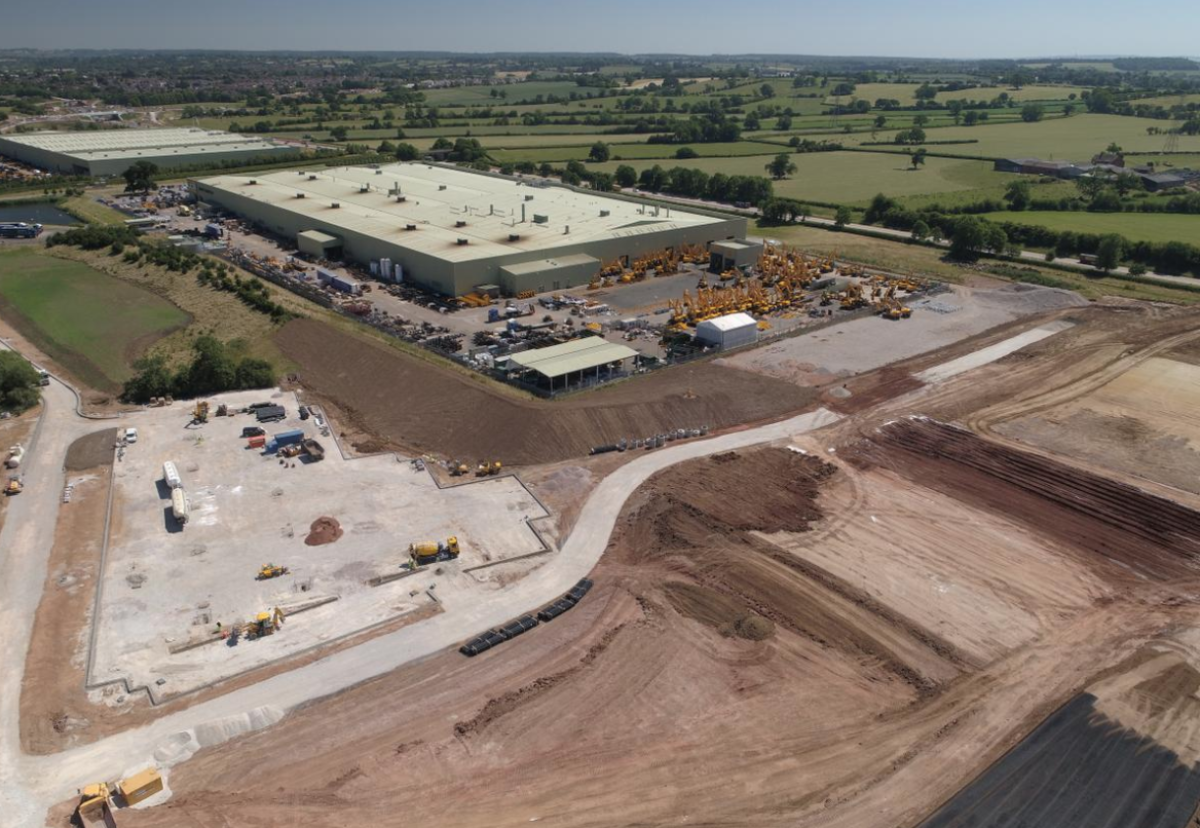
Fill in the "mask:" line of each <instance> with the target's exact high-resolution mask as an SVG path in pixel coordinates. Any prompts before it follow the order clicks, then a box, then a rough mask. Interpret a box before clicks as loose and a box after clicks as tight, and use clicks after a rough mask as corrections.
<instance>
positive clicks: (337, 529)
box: [304, 516, 342, 546]
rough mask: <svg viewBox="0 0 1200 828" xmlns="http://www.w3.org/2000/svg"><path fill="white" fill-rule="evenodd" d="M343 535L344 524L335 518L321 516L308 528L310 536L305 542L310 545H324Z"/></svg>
mask: <svg viewBox="0 0 1200 828" xmlns="http://www.w3.org/2000/svg"><path fill="white" fill-rule="evenodd" d="M341 536H342V525H341V524H340V523H338V522H337V520H335V519H334V518H331V517H326V516H321V517H319V518H317V519H316V520H314V521H313V522H312V526H310V527H309V529H308V537H306V538H305V539H304V542H305V543H306V544H307V545H308V546H322V545H324V544H326V543H333V542H334V541H335V540H337V539H338V538H340V537H341Z"/></svg>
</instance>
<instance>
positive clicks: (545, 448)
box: [275, 319, 817, 466]
mask: <svg viewBox="0 0 1200 828" xmlns="http://www.w3.org/2000/svg"><path fill="white" fill-rule="evenodd" d="M275 341H276V342H277V344H278V345H279V347H280V348H281V349H282V350H283V352H284V353H285V354H286V355H287V356H288V358H290V359H292V360H293V361H295V362H296V363H298V364H299V365H300V366H301V368H300V371H299V382H300V383H301V384H302V385H303V386H304V388H305V389H306V390H307V391H309V392H310V393H312V394H315V395H316V396H317V397H319V398H322V399H323V400H325V401H327V402H328V403H329V404H331V406H332V407H333V408H334V409H335V410H336V411H337V412H338V413H339V414H340V415H341V417H342V418H343V420H345V421H347V425H349V426H351V427H352V428H354V429H357V430H359V431H362V432H366V433H368V434H373V435H375V436H376V437H378V438H379V439H380V440H381V441H382V442H383V443H387V444H393V443H394V444H395V445H396V446H398V447H403V448H404V449H406V450H412V451H417V452H422V453H424V452H435V453H441V454H445V455H448V456H451V457H496V458H499V459H500V460H502V461H503V462H504V464H505V465H506V466H508V465H524V464H532V463H547V462H554V461H557V460H564V459H566V458H569V457H581V456H583V455H586V454H587V453H588V450H589V449H591V448H592V447H593V446H597V445H602V444H605V443H614V442H616V441H617V440H620V439H621V438H630V439H631V438H637V437H645V436H646V435H649V434H658V433H661V432H664V431H667V430H669V429H674V428H695V427H699V426H702V425H707V426H708V427H709V428H712V429H720V428H728V427H730V426H735V425H742V424H745V423H751V422H757V421H760V420H770V419H777V418H779V417H783V416H787V415H790V414H794V413H796V412H798V411H800V410H802V409H803V408H805V407H806V406H808V405H810V404H811V403H812V402H813V401H814V400H815V399H816V397H817V393H816V391H815V390H814V389H811V388H800V387H798V386H796V385H793V384H792V383H789V382H784V381H783V380H778V379H773V378H770V377H763V376H759V375H756V374H752V373H750V372H748V371H742V370H740V369H737V368H730V367H725V366H721V365H714V364H712V363H710V362H701V363H693V364H691V365H681V366H677V367H675V368H672V369H671V370H669V371H662V372H658V373H655V374H653V375H652V376H649V375H648V376H643V377H634V378H632V379H629V380H627V381H624V382H621V383H617V384H615V385H612V386H609V387H607V388H602V389H600V390H598V391H595V392H592V393H587V394H582V395H578V396H575V397H571V398H569V399H563V400H555V401H552V402H551V401H541V400H526V399H520V398H518V397H516V396H514V395H509V394H505V393H503V392H502V391H498V390H493V389H490V388H488V387H486V386H485V385H483V384H482V383H480V382H478V381H477V380H476V379H472V378H471V377H470V376H466V375H463V374H462V373H461V372H459V371H455V370H452V369H449V368H446V367H443V366H441V365H438V364H436V363H434V362H431V361H427V360H424V359H420V358H417V357H413V356H410V355H408V354H405V353H402V352H400V351H398V350H395V349H392V348H388V347H387V346H385V345H382V344H379V343H375V342H372V341H370V340H364V339H362V338H359V337H356V336H353V335H350V334H347V333H344V332H342V331H339V330H337V329H335V328H332V327H330V326H328V325H325V324H323V323H321V322H317V321H315V320H311V319H295V320H292V321H291V322H288V323H287V324H286V325H285V326H284V327H283V328H282V329H280V331H279V332H278V333H277V334H276V335H275ZM380 377H388V380H389V381H388V382H386V383H381V382H379V378H380ZM414 388H419V389H420V393H419V394H414V393H412V389H414ZM362 450H363V451H365V452H368V448H367V446H364V447H363V448H362ZM368 453H369V452H368Z"/></svg>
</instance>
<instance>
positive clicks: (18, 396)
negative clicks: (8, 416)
mask: <svg viewBox="0 0 1200 828" xmlns="http://www.w3.org/2000/svg"><path fill="white" fill-rule="evenodd" d="M37 401H38V372H37V371H35V370H34V369H33V366H32V365H30V364H29V362H28V361H27V360H26V359H25V357H23V356H21V355H20V354H18V353H17V352H16V351H0V411H8V412H11V413H13V414H20V413H21V412H22V411H25V410H26V409H28V408H33V407H34V406H35V405H37Z"/></svg>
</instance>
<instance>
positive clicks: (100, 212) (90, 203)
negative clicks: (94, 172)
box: [62, 195, 129, 224]
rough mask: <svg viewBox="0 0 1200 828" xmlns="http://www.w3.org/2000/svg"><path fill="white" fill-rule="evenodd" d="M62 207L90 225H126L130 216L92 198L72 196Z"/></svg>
mask: <svg viewBox="0 0 1200 828" xmlns="http://www.w3.org/2000/svg"><path fill="white" fill-rule="evenodd" d="M62 207H63V209H64V210H66V211H67V212H68V213H70V214H71V215H73V216H75V217H77V218H80V219H83V220H84V221H86V222H88V223H89V224H124V223H125V220H126V219H128V218H129V216H127V215H125V214H124V213H121V212H119V211H117V210H114V209H113V208H111V207H106V206H105V205H103V204H100V203H99V202H98V201H96V200H95V199H94V198H92V197H91V196H86V195H83V196H72V197H71V198H68V199H65V200H64V201H63V203H62Z"/></svg>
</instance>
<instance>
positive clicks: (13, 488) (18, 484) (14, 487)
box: [4, 474, 25, 497]
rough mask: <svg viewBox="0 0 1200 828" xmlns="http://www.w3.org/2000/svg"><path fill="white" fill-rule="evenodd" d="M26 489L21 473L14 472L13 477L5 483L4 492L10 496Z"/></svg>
mask: <svg viewBox="0 0 1200 828" xmlns="http://www.w3.org/2000/svg"><path fill="white" fill-rule="evenodd" d="M24 489H25V483H24V482H23V481H22V480H21V478H20V476H19V475H15V474H14V475H13V476H12V477H10V478H8V482H7V483H5V484H4V494H5V495H6V496H9V497H11V496H12V495H18V494H20V493H21V492H22V491H23V490H24Z"/></svg>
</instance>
